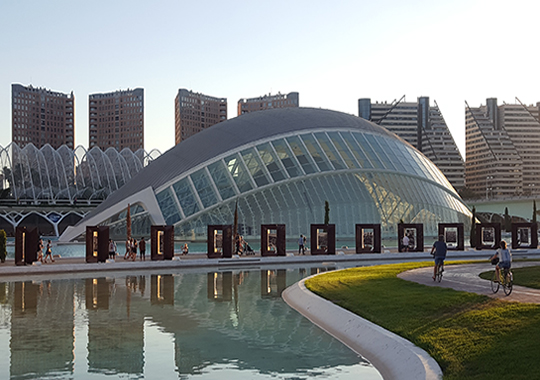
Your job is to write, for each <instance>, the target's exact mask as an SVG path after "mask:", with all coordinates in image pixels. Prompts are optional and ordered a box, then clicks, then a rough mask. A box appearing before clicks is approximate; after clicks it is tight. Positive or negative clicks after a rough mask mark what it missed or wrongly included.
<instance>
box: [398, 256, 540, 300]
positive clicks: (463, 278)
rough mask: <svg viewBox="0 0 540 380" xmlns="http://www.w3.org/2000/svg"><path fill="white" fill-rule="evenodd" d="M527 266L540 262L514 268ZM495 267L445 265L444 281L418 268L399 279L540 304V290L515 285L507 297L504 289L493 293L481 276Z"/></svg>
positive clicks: (521, 264) (519, 264)
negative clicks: (435, 279) (434, 279)
mask: <svg viewBox="0 0 540 380" xmlns="http://www.w3.org/2000/svg"><path fill="white" fill-rule="evenodd" d="M525 266H540V262H517V263H516V262H514V263H512V267H513V268H521V267H525ZM494 268H495V267H494V266H493V265H491V264H490V263H489V262H487V263H485V264H466V265H445V266H444V275H443V279H442V281H441V282H440V283H439V282H435V281H433V280H432V278H431V276H433V267H426V268H418V269H413V270H410V271H407V272H403V273H400V274H399V275H398V277H399V278H402V279H404V280H407V281H414V282H417V283H419V284H423V285H427V286H439V287H442V288H452V289H455V290H460V291H464V292H472V293H477V294H482V295H485V296H489V297H492V298H498V299H504V300H505V301H516V302H528V303H536V304H540V289H531V288H526V287H523V286H517V285H514V287H513V289H512V293H511V294H510V295H509V296H506V295H505V294H504V292H503V291H502V289H499V291H498V292H497V293H495V294H493V292H492V291H491V284H490V281H487V280H484V279H482V278H480V276H479V274H480V273H482V272H487V271H490V270H493V269H494Z"/></svg>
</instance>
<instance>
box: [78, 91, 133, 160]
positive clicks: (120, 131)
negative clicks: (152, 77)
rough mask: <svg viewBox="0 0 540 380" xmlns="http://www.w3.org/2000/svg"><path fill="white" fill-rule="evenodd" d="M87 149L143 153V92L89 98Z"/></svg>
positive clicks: (111, 93) (117, 93) (95, 95)
mask: <svg viewBox="0 0 540 380" xmlns="http://www.w3.org/2000/svg"><path fill="white" fill-rule="evenodd" d="M88 126H89V128H88V145H89V149H91V148H93V147H95V146H99V147H100V148H101V149H103V150H105V149H107V148H109V147H113V148H116V149H117V150H118V151H120V150H122V149H124V148H129V149H131V150H132V151H133V152H135V151H136V150H138V149H144V89H142V88H135V89H133V90H130V89H127V90H119V91H114V92H108V93H104V94H90V95H89V96H88Z"/></svg>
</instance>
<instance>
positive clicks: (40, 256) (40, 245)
mask: <svg viewBox="0 0 540 380" xmlns="http://www.w3.org/2000/svg"><path fill="white" fill-rule="evenodd" d="M37 260H38V261H40V262H41V263H43V240H42V239H39V241H38V245H37Z"/></svg>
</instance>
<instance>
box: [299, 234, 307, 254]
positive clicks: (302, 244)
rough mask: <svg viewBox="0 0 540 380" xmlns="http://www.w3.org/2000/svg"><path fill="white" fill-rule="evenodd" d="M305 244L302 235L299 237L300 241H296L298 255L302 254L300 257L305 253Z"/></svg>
mask: <svg viewBox="0 0 540 380" xmlns="http://www.w3.org/2000/svg"><path fill="white" fill-rule="evenodd" d="M305 242H306V238H305V237H304V235H300V239H298V254H300V252H302V255H303V254H304V252H305V251H306V247H305V245H304V244H305Z"/></svg>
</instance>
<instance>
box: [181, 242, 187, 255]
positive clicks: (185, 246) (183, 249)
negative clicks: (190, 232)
mask: <svg viewBox="0 0 540 380" xmlns="http://www.w3.org/2000/svg"><path fill="white" fill-rule="evenodd" d="M188 253H189V247H188V245H187V243H184V246H183V247H182V255H187V254H188Z"/></svg>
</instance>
